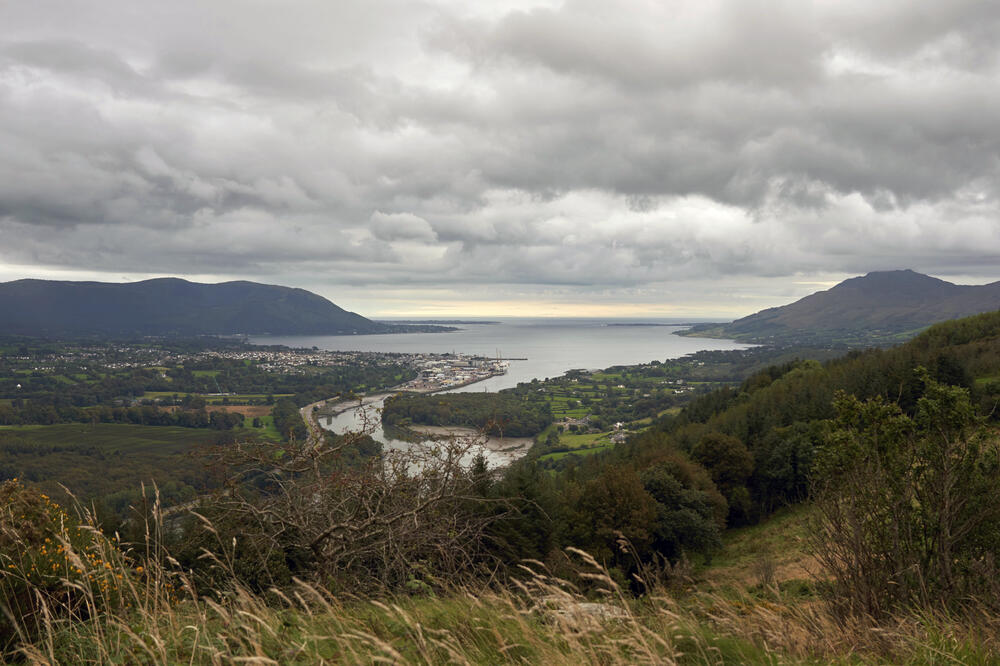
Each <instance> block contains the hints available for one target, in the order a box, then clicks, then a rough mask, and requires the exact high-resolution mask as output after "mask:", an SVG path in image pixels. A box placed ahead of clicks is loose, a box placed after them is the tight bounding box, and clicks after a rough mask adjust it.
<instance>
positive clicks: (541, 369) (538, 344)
mask: <svg viewBox="0 0 1000 666" xmlns="http://www.w3.org/2000/svg"><path fill="white" fill-rule="evenodd" d="M644 323H645V324H657V325H653V326H642V325H638V324H644ZM679 324H680V323H679V322H677V321H676V320H674V321H673V322H672V321H671V320H659V319H643V320H634V319H562V318H560V319H555V318H551V319H550V318H546V319H527V318H523V319H522V318H507V319H501V320H498V323H495V324H462V325H461V328H460V330H458V331H452V332H447V333H401V334H385V335H327V336H308V335H306V336H270V335H268V336H262V335H256V336H251V337H250V342H252V343H253V344H260V345H269V344H280V345H287V346H289V347H306V348H311V347H317V348H319V349H326V350H331V351H368V352H401V353H421V352H433V353H448V352H458V353H463V354H477V355H481V356H488V357H491V358H493V357H496V356H501V357H503V358H514V359H522V358H524V359H527V360H525V361H521V360H512V361H510V369H509V370H508V372H507V374H506V375H503V376H499V377H493V378H491V379H487V380H485V381H482V382H478V383H476V384H471V385H469V386H465V387H462V388H461V389H457V390H458V391H499V390H501V389H505V388H512V387H514V386H517V384H518V383H519V382H530V381H531V380H532V379H545V378H548V377H558V376H560V375H562V374H563V373H565V372H566V371H567V370H573V369H577V368H580V369H590V370H596V369H603V368H607V367H611V366H613V365H637V364H639V363H649V362H650V361H655V360H658V361H665V360H667V359H671V358H679V357H681V356H685V355H687V354H691V353H694V352H696V351H701V350H725V349H746V348H748V347H750V346H752V345H746V344H742V343H739V342H734V341H732V340H717V339H712V338H687V337H682V336H679V335H674V331H678V330H682V329H684V328H685V326H683V325H679Z"/></svg>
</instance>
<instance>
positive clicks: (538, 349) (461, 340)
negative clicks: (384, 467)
mask: <svg viewBox="0 0 1000 666" xmlns="http://www.w3.org/2000/svg"><path fill="white" fill-rule="evenodd" d="M643 321H648V322H654V321H657V320H652V319H649V320H643ZM661 321H662V320H661ZM627 322H629V320H621V319H618V320H614V319H611V320H607V319H604V320H596V319H554V320H553V319H505V320H502V321H501V323H498V324H463V325H461V329H462V330H459V331H454V332H451V333H407V334H399V335H340V336H251V338H250V342H252V343H254V344H263V345H267V344H278V345H288V346H289V347H314V346H315V347H318V348H320V349H327V350H331V351H372V352H407V353H414V352H435V353H445V352H459V353H465V354H478V355H482V356H491V357H492V356H497V355H500V356H502V357H504V358H526V359H527V360H526V361H510V370H509V371H508V372H507V374H506V375H503V376H501V377H493V378H491V379H487V380H485V381H482V382H477V383H475V384H471V385H469V386H465V387H462V388H460V389H455V390H456V391H499V390H501V389H505V388H511V387H514V386H517V384H518V383H519V382H528V381H531V380H532V379H536V378H537V379H545V378H547V377H558V376H559V375H561V374H563V373H564V372H566V371H567V370H572V369H574V368H585V369H602V368H607V367H610V366H613V365H635V364H638V363H648V362H650V361H654V360H660V361H665V360H667V359H670V358H678V357H681V356H684V355H686V354H690V353H693V352H696V351H700V350H703V349H709V350H716V349H722V350H724V349H745V348H747V347H749V346H750V345H744V344H741V343H738V342H733V341H731V340H712V339H709V338H684V337H681V336H679V335H674V334H673V332H674V331H677V330H681V329H683V328H684V327H683V326H676V325H663V326H610V325H609V324H613V323H627ZM633 323H634V322H633ZM662 323H664V324H667V323H668V322H666V321H663V322H662ZM381 407H382V401H381V400H378V401H377V402H375V403H373V404H372V405H370V407H369V408H368V410H367V413H368V418H369V419H371V420H373V421H374V422H375V423H376V424H377V425H376V427H375V431H374V432H373V433H372V437H374V438H375V439H376V440H378V441H380V442H382V445H383V448H384V449H385V450H393V449H397V450H404V451H405V450H408V449H410V448H411V447H413V446H419V445H420V444H415V443H413V442H406V441H403V440H399V439H396V438H394V437H392V436H391V435H390V434H387V433H386V432H385V431H384V430H383V429H382V427H381V423H379V418H378V413H379V410H380V409H381ZM363 424H364V417H363V415H362V414H361V412H360V410H348V411H346V412H343V413H341V414H339V415H337V416H333V417H324V418H321V419H320V425H322V426H323V427H324V428H326V429H328V430H332V431H334V432H341V433H342V432H346V431H357V430H360V429H361V428H362V426H363ZM483 453H485V454H486V457H487V459H488V460H489V461H490V463H491V464H493V465H497V466H503V465H507V464H510V462H511V461H512V460H514V459H516V458H517V457H518V456H519V455H522V454H523V451H522V452H519V453H516V454H515V453H504V452H497V451H488V450H483Z"/></svg>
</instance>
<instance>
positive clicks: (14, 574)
mask: <svg viewBox="0 0 1000 666" xmlns="http://www.w3.org/2000/svg"><path fill="white" fill-rule="evenodd" d="M16 513H17V512H13V511H6V512H4V511H3V509H2V508H0V527H2V528H3V530H2V531H3V533H4V534H17V533H20V534H25V533H26V532H28V531H25V530H23V527H24V526H23V521H19V519H18V516H17V515H15V514H16ZM808 514H809V512H808V509H796V510H792V511H788V512H785V513H782V514H781V515H779V517H778V518H777V519H776V520H774V521H768V522H767V523H765V524H763V525H760V526H756V527H753V528H747V529H744V530H737V531H735V532H734V534H732V535H730V537H729V538H728V539H727V546H726V549H727V551H729V552H727V553H726V554H725V555H726V557H723V558H720V561H722V562H729V563H733V562H735V563H739V562H742V561H744V560H745V559H746V558H747V557H749V556H751V555H752V554H753V553H754V552H758V551H766V552H770V553H771V554H772V555H776V554H777V551H778V550H780V549H782V548H783V546H782V544H783V543H785V539H786V538H787V537H788V536H789V535H795V534H797V533H798V532H799V531H800V530H801V525H802V524H803V521H805V520H806V519H807V518H808ZM156 515H157V512H156V511H155V510H154V512H153V516H154V519H155V516H156ZM15 526H19V527H15ZM208 528H209V529H211V525H209V526H208ZM83 529H84V531H88V530H90V531H91V532H93V533H94V534H95V535H96V534H97V533H96V531H93V530H92V528H91V527H89V526H88V524H87V523H86V521H85V524H84V526H83ZM19 530H21V531H20V532H19ZM69 530H70V528H68V527H66V528H63V531H64V533H59V534H56V535H54V539H53V542H54V544H59V551H60V557H62V558H63V559H65V560H66V562H67V563H72V567H73V571H70V572H69V573H67V574H64V576H65V577H64V578H63V579H62V580H63V584H64V585H67V586H68V585H72V586H73V587H66V589H67V590H71V591H72V598H71V601H69V602H67V601H65V599H66V597H64V596H63V595H61V594H53V593H51V592H52V590H55V589H58V586H59V582H58V581H59V575H49V576H47V577H46V580H47V583H46V584H47V585H48V587H47V588H46V590H47V591H48V592H49V593H48V594H44V595H43V596H41V597H37V599H39V601H38V603H43V604H44V611H43V612H42V613H41V614H40V616H39V617H41V618H42V619H43V621H42V622H39V623H37V624H36V625H35V626H34V627H33V629H34V630H33V631H32V630H31V628H29V627H28V626H27V625H25V626H24V628H23V629H22V633H23V635H24V639H22V641H21V642H20V644H19V645H18V646H17V648H16V651H15V652H14V653H9V654H8V655H0V656H7V657H9V658H16V659H17V660H18V661H21V662H24V663H28V664H37V665H42V664H45V665H51V664H62V663H67V664H68V663H72V664H133V663H142V664H237V663H246V664H279V663H280V664H371V663H392V664H421V665H426V664H446V663H447V664H500V663H520V664H545V665H546V666H550V665H551V666H563V665H567V666H568V665H572V666H580V665H584V664H602V665H608V666H617V665H619V664H667V665H670V664H685V665H686V664H712V665H716V664H769V665H770V664H845V665H846V664H876V663H877V664H914V665H915V664H947V663H954V664H993V663H998V659H1000V618H998V617H997V616H996V615H995V614H992V613H990V612H988V611H986V610H985V609H984V607H977V606H974V605H973V606H970V607H969V608H968V609H967V612H965V613H964V614H962V615H957V614H948V613H944V612H940V611H914V612H910V613H900V614H898V615H896V616H893V617H887V618H885V619H883V620H881V621H879V622H875V621H874V620H872V619H871V618H865V617H843V616H837V615H834V614H833V613H832V611H831V610H830V608H831V607H829V606H827V605H826V604H824V603H822V601H819V600H817V599H814V598H809V599H804V598H803V597H802V596H801V595H798V594H794V593H789V592H787V591H786V590H783V589H782V588H781V586H779V585H775V586H773V587H770V588H766V589H763V590H761V589H751V587H750V586H742V587H736V588H735V589H732V590H730V591H727V592H726V593H717V592H711V591H705V590H704V589H695V588H692V587H691V585H690V583H685V582H684V581H685V578H684V571H683V568H682V569H679V570H675V571H674V573H673V574H672V575H671V576H668V577H665V578H663V579H662V580H661V584H659V585H654V586H653V587H652V592H651V593H650V594H648V595H646V596H644V597H641V598H635V597H632V596H631V595H630V594H628V593H625V592H623V591H622V590H621V589H620V588H619V587H618V586H617V584H616V583H615V582H614V580H613V579H612V577H611V576H610V575H609V574H608V572H607V571H606V570H605V569H604V568H603V567H601V566H600V565H599V564H598V563H597V562H596V561H595V560H594V559H593V558H591V557H590V556H588V555H587V554H586V553H582V552H581V551H577V550H574V549H567V553H566V554H567V557H569V558H571V559H572V561H573V562H575V564H576V569H577V575H578V576H580V578H581V579H583V580H587V581H588V582H589V585H590V586H591V594H590V596H589V597H585V596H584V595H582V594H581V593H579V592H578V591H575V590H576V588H575V587H574V586H573V585H572V584H570V583H568V582H566V581H563V580H559V579H556V578H553V577H551V576H549V575H548V574H547V573H546V572H545V570H544V567H543V566H542V565H541V563H537V562H526V563H525V566H522V567H521V568H520V569H519V571H520V575H519V576H518V577H517V580H516V581H513V580H512V581H511V582H509V583H507V584H500V583H493V584H487V583H484V582H476V581H474V580H471V579H470V580H467V581H465V582H464V583H463V582H460V581H450V582H448V583H444V582H441V581H435V580H434V579H433V578H429V580H431V582H433V583H434V584H435V585H436V587H434V588H431V587H428V586H423V587H422V588H421V591H420V592H415V593H404V592H395V593H393V592H389V591H386V592H384V593H382V594H380V595H378V596H375V597H353V596H350V595H345V594H339V595H337V594H333V593H331V592H329V591H328V590H327V589H325V588H324V587H323V585H322V584H321V583H319V582H318V581H316V580H312V581H309V580H295V581H293V582H292V583H289V584H288V585H286V586H284V587H283V588H281V589H272V590H271V591H270V592H268V593H267V594H256V593H254V592H251V591H250V590H248V589H247V588H245V587H244V586H242V585H241V584H240V582H239V579H238V577H237V576H236V575H235V574H234V573H233V571H232V569H230V568H228V567H227V565H226V564H225V559H215V562H216V564H217V565H218V566H219V567H220V569H221V570H222V571H223V572H224V574H223V575H224V576H228V578H224V579H223V580H222V581H221V582H220V583H219V585H220V587H217V588H215V589H199V588H198V587H197V585H196V583H195V581H194V580H193V579H192V578H191V576H190V574H189V573H188V572H186V571H184V570H183V569H181V568H179V567H177V566H176V565H173V564H171V561H170V558H169V557H167V556H166V553H165V552H163V551H161V550H159V549H158V548H156V547H155V546H154V545H153V543H152V542H151V540H150V539H151V537H150V536H147V540H148V541H147V543H146V544H139V545H138V546H137V547H135V548H134V549H132V550H131V552H130V553H129V554H125V553H123V552H122V551H121V550H120V549H119V548H118V547H117V546H116V544H115V542H114V541H113V540H109V539H103V538H99V537H95V538H92V539H89V540H87V541H86V544H89V545H86V544H84V543H82V542H81V540H80V539H79V538H77V539H76V540H75V541H74V539H72V538H71V535H70V534H69ZM161 531H162V527H161V526H160V525H157V524H153V525H148V526H147V528H146V530H145V533H146V534H147V535H153V538H154V539H155V535H157V534H160V533H161ZM77 533H78V534H79V530H77ZM84 545H85V546H86V548H87V549H88V550H87V552H82V551H80V550H78V549H79V548H81V547H83V546H84ZM34 547H35V548H37V545H36V546H34ZM31 549H32V545H31V544H29V543H12V544H11V543H8V544H6V545H5V546H4V548H0V586H10V585H15V586H17V585H20V586H22V587H23V586H24V585H25V584H27V585H29V586H30V585H39V584H40V583H37V582H32V581H38V576H37V575H36V574H31V575H29V572H27V571H25V570H23V568H24V567H25V566H26V565H25V564H24V562H26V561H28V560H26V559H25V558H24V557H22V554H23V553H25V552H28V551H30V550H31ZM64 549H65V553H63V550H64ZM726 558H728V559H726ZM727 566H728V565H727ZM716 568H718V567H716ZM711 570H712V569H709V571H711ZM424 572H425V573H426V570H424ZM32 575H33V576H34V578H32ZM102 580H103V581H112V585H113V586H114V592H115V594H114V595H113V596H111V597H109V596H108V595H107V594H106V593H105V592H104V591H102V590H101V589H98V587H97V586H96V585H94V584H90V583H89V581H102ZM758 587H759V586H758ZM29 589H30V588H29ZM108 599H111V601H110V602H109V601H108ZM13 617H14V619H15V621H17V619H18V618H21V620H22V621H23V618H24V615H23V614H21V615H15V616H13ZM28 632H31V633H28ZM8 635H9V634H8Z"/></svg>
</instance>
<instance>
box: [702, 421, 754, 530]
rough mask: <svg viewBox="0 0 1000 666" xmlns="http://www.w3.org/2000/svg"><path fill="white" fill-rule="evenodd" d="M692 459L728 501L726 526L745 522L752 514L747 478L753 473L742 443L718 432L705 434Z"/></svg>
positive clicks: (751, 464) (751, 458)
mask: <svg viewBox="0 0 1000 666" xmlns="http://www.w3.org/2000/svg"><path fill="white" fill-rule="evenodd" d="M691 458H692V459H693V460H694V461H695V462H697V463H699V464H701V465H702V466H703V467H704V468H705V469H707V470H708V473H709V474H710V475H711V476H712V481H714V482H715V486H716V487H717V488H718V489H719V492H720V493H722V496H723V497H725V498H726V501H727V502H729V520H728V522H729V524H730V525H741V524H744V523H746V522H748V520H749V518H750V513H751V507H750V492H749V491H748V490H747V486H746V483H747V479H749V478H750V475H751V474H752V473H753V456H752V455H750V451H748V450H747V447H746V446H744V445H743V442H741V441H740V440H738V439H736V438H735V437H731V436H729V435H724V434H722V433H719V432H709V433H708V434H706V435H704V436H703V437H702V438H701V440H700V441H699V442H698V444H697V445H695V447H694V449H693V450H692V451H691Z"/></svg>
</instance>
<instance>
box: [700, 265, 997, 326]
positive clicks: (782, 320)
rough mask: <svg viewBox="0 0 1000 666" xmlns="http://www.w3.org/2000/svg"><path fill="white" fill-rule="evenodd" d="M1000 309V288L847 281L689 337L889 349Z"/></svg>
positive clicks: (876, 276) (909, 277)
mask: <svg viewBox="0 0 1000 666" xmlns="http://www.w3.org/2000/svg"><path fill="white" fill-rule="evenodd" d="M997 309H1000V282H993V283H991V284H986V285H957V284H952V283H951V282H946V281H944V280H939V279H937V278H933V277H930V276H928V275H923V274H921V273H916V272H914V271H912V270H901V271H879V272H873V273H868V274H867V275H865V276H862V277H856V278H851V279H849V280H844V281H843V282H841V283H840V284H838V285H837V286H835V287H832V288H830V289H827V290H826V291H818V292H816V293H815V294H811V295H809V296H806V297H805V298H802V299H800V300H798V301H796V302H794V303H791V304H789V305H785V306H782V307H777V308H768V309H767V310H761V311H760V312H758V313H756V314H753V315H750V316H749V317H744V318H742V319H737V320H736V321H734V322H732V323H729V324H702V325H695V326H693V327H691V328H690V329H689V330H688V331H687V332H686V333H685V334H686V335H704V336H711V337H726V338H734V339H737V340H745V341H753V342H788V343H792V342H794V343H823V344H827V343H844V344H889V343H894V342H899V341H902V340H905V339H907V338H909V337H912V336H913V335H915V334H916V333H917V332H919V331H920V330H922V329H924V328H926V327H927V326H930V325H931V324H934V323H936V322H940V321H946V320H949V319H956V318H959V317H966V316H969V315H973V314H978V313H980V312H987V311H991V310H997Z"/></svg>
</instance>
